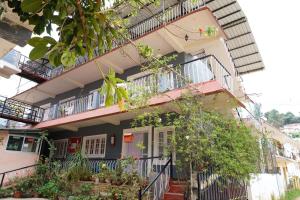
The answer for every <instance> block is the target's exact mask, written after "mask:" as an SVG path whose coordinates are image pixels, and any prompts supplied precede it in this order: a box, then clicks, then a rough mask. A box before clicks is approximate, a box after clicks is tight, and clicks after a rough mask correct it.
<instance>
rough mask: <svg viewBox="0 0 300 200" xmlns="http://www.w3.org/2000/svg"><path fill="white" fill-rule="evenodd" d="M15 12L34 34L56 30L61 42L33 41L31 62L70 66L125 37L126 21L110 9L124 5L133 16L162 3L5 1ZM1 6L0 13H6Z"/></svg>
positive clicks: (151, 0)
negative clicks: (47, 61)
mask: <svg viewBox="0 0 300 200" xmlns="http://www.w3.org/2000/svg"><path fill="white" fill-rule="evenodd" d="M4 2H7V3H8V6H9V7H10V8H12V9H13V12H15V13H16V14H18V15H19V16H20V20H21V21H22V22H25V21H28V22H29V24H30V25H33V26H34V29H33V30H34V33H35V34H38V35H40V34H42V33H43V32H45V31H47V33H48V34H50V33H51V31H52V29H53V27H57V29H56V31H57V32H58V35H59V40H58V41H56V40H54V39H53V38H51V37H34V38H32V39H31V40H29V41H28V43H29V44H30V45H31V46H33V47H34V48H33V50H32V51H31V53H30V58H31V59H33V60H35V59H39V58H42V57H44V56H45V55H46V56H48V58H49V60H50V62H51V64H52V65H54V66H58V65H60V64H64V65H65V66H71V65H73V64H74V63H75V59H76V57H78V56H82V55H84V54H88V56H89V58H92V56H93V52H94V50H95V49H96V48H97V49H98V51H99V52H104V51H105V49H110V48H111V47H112V43H113V41H114V40H117V39H122V38H124V37H126V34H127V29H126V24H127V20H125V19H122V18H121V17H120V16H119V13H118V12H119V9H117V8H115V9H113V8H109V5H112V4H114V6H116V7H117V6H118V5H124V6H127V7H128V8H129V10H130V11H131V13H130V15H134V14H137V11H138V10H139V9H140V8H141V7H143V6H144V5H146V4H148V3H156V5H158V3H159V0H126V1H125V0H118V1H115V0H108V1H102V0H97V1H80V0H68V1H62V0H52V1H45V0H23V1H21V0H4ZM3 8H4V7H3V6H1V10H3Z"/></svg>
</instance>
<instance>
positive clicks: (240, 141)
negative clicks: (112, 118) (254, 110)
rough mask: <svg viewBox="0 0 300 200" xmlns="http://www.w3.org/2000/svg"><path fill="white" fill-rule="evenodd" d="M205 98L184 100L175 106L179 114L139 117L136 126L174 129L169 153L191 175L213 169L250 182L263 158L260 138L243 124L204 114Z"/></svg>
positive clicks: (154, 112)
mask: <svg viewBox="0 0 300 200" xmlns="http://www.w3.org/2000/svg"><path fill="white" fill-rule="evenodd" d="M201 98H202V97H201V96H191V95H187V96H184V97H183V98H182V99H181V100H176V101H174V102H173V104H174V105H173V106H172V107H174V108H175V107H176V108H177V109H178V113H173V112H171V113H166V114H161V110H156V111H154V110H151V111H150V112H148V113H144V114H142V115H139V116H138V117H137V118H136V119H135V120H134V123H133V126H134V127H138V126H146V125H151V126H154V127H157V126H173V127H174V128H175V134H174V135H172V136H170V138H169V141H170V143H171V145H170V146H169V147H168V152H173V151H175V153H176V159H177V165H176V166H179V167H180V168H181V169H185V170H186V169H190V170H189V172H190V175H191V174H192V172H193V171H202V170H207V169H208V168H210V167H212V168H213V169H214V173H216V174H218V175H220V176H222V177H224V178H234V179H237V180H246V179H249V178H250V174H251V173H255V172H256V170H257V163H258V160H259V158H260V150H259V144H258V141H257V138H256V137H254V136H253V135H252V134H251V130H250V129H249V128H247V127H246V126H245V125H244V124H243V123H242V122H238V121H237V120H236V119H230V118H225V117H223V116H221V115H220V114H218V113H215V112H207V111H204V110H203V107H202V104H201V100H202V99H201ZM190 178H191V179H192V176H191V177H190ZM191 182H192V181H191Z"/></svg>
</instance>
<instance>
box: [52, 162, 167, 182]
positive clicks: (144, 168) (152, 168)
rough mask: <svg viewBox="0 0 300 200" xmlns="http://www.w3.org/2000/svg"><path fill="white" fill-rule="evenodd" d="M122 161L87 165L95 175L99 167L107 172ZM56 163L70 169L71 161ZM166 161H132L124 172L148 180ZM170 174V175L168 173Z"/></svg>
mask: <svg viewBox="0 0 300 200" xmlns="http://www.w3.org/2000/svg"><path fill="white" fill-rule="evenodd" d="M122 160H124V159H88V161H87V164H88V166H89V168H90V170H91V172H92V173H94V174H97V173H99V172H101V165H105V166H106V167H107V168H108V169H109V170H116V168H117V165H118V164H120V162H122ZM58 163H59V165H60V167H61V169H63V170H68V169H69V168H70V167H72V159H65V160H58ZM165 163H166V160H165V159H162V157H145V158H137V159H135V160H134V163H133V165H128V166H127V167H126V168H125V169H124V172H127V173H130V172H132V171H135V172H137V174H139V176H140V177H143V178H149V177H150V176H153V175H155V174H156V173H159V172H160V171H161V170H162V168H163V166H164V165H165ZM168 174H170V173H168Z"/></svg>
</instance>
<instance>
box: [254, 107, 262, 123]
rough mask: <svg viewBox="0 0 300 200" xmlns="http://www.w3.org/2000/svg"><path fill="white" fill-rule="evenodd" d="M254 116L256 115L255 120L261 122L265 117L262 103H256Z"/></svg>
mask: <svg viewBox="0 0 300 200" xmlns="http://www.w3.org/2000/svg"><path fill="white" fill-rule="evenodd" d="M253 114H254V117H255V119H256V120H258V121H260V119H261V118H262V116H263V113H262V111H261V104H260V103H255V104H254V108H253Z"/></svg>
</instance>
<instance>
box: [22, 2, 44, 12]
mask: <svg viewBox="0 0 300 200" xmlns="http://www.w3.org/2000/svg"><path fill="white" fill-rule="evenodd" d="M42 5H43V1H42V0H23V1H22V3H21V8H22V11H23V12H28V13H36V12H38V11H39V10H40V9H41V8H42Z"/></svg>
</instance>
